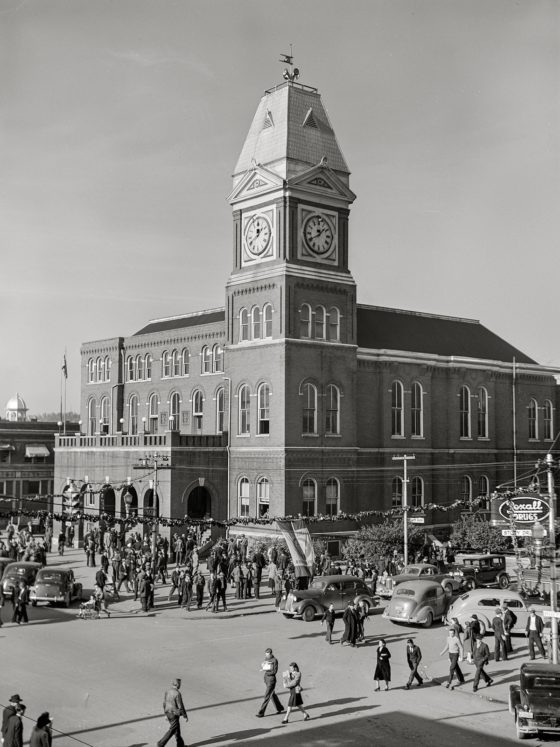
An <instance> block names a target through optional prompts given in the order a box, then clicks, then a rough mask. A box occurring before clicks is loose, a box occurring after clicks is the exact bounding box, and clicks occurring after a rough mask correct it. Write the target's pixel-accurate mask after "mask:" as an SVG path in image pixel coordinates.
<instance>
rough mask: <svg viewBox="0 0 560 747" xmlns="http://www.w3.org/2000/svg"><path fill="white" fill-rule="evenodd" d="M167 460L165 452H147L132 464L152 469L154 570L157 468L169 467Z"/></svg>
mask: <svg viewBox="0 0 560 747" xmlns="http://www.w3.org/2000/svg"><path fill="white" fill-rule="evenodd" d="M168 461H169V457H168V456H167V455H165V454H149V455H147V456H144V457H142V458H141V459H139V460H138V462H139V463H138V465H135V466H134V469H144V470H145V469H153V471H154V486H153V488H152V497H153V513H154V517H153V518H154V523H153V526H152V543H151V544H152V564H153V565H154V572H155V562H156V549H157V534H158V529H159V527H158V525H159V522H158V507H157V500H158V470H160V469H171V465H170V464H166V462H168Z"/></svg>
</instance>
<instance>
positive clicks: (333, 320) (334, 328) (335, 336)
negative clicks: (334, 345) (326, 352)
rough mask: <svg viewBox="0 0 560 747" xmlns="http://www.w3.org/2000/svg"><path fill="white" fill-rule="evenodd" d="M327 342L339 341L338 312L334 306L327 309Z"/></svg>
mask: <svg viewBox="0 0 560 747" xmlns="http://www.w3.org/2000/svg"><path fill="white" fill-rule="evenodd" d="M329 340H330V341H331V342H338V341H339V340H340V311H339V310H338V309H337V308H336V306H331V308H330V309H329Z"/></svg>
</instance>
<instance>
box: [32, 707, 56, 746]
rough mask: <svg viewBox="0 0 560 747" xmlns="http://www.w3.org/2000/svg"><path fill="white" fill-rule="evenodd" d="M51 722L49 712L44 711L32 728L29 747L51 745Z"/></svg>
mask: <svg viewBox="0 0 560 747" xmlns="http://www.w3.org/2000/svg"><path fill="white" fill-rule="evenodd" d="M51 728H52V721H51V717H50V716H49V712H48V711H45V713H42V714H41V715H40V716H39V718H38V719H37V723H36V724H35V726H34V727H33V731H32V733H31V739H30V741H29V747H51V745H52V730H51Z"/></svg>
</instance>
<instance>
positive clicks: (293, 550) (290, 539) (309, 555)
mask: <svg viewBox="0 0 560 747" xmlns="http://www.w3.org/2000/svg"><path fill="white" fill-rule="evenodd" d="M276 526H277V527H278V529H279V530H280V531H281V532H282V536H283V537H284V539H285V540H286V544H287V545H288V549H289V551H290V555H291V557H292V563H293V564H294V569H295V575H296V578H301V577H304V576H307V577H309V578H311V577H312V576H313V565H314V563H315V553H314V552H313V543H312V542H311V535H310V534H309V529H308V528H307V525H306V524H305V522H304V521H303V519H297V520H296V521H278V520H277V521H276Z"/></svg>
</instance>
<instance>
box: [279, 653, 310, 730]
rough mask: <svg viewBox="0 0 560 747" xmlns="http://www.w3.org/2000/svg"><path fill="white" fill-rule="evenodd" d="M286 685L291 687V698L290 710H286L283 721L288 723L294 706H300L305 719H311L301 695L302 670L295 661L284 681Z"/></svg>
mask: <svg viewBox="0 0 560 747" xmlns="http://www.w3.org/2000/svg"><path fill="white" fill-rule="evenodd" d="M284 685H285V686H286V687H288V688H289V690H290V699H289V701H288V710H287V711H286V718H285V719H283V721H282V723H283V724H287V723H288V719H289V718H290V713H291V712H292V709H293V708H299V710H300V711H301V712H302V713H303V716H304V718H303V720H304V721H309V719H310V716H309V714H308V713H307V711H306V710H305V708H304V707H303V698H302V697H301V672H300V671H299V667H298V665H297V664H296V663H295V661H293V662H292V663H291V664H290V669H289V670H288V677H287V679H286V680H285V681H284Z"/></svg>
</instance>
